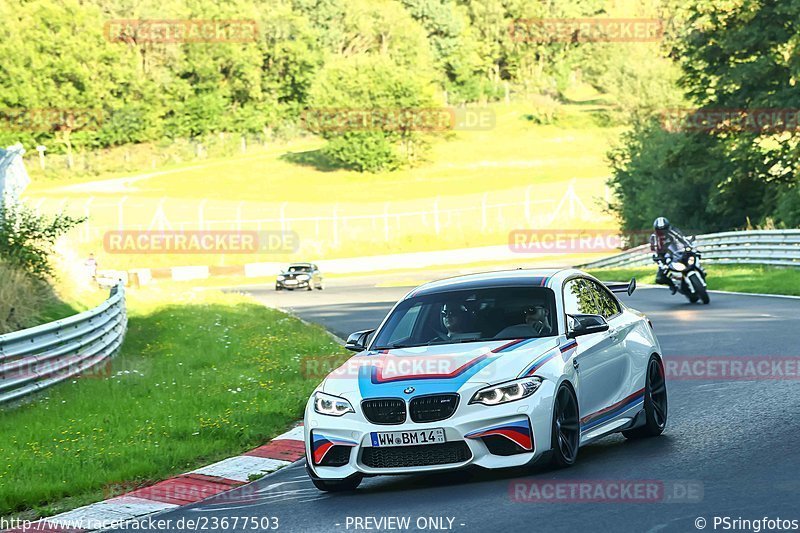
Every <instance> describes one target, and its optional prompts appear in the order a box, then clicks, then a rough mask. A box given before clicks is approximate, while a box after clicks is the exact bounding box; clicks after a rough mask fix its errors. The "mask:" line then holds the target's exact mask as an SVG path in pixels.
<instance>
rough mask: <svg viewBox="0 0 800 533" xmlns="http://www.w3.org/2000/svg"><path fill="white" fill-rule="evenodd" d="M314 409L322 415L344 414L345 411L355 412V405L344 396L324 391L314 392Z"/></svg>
mask: <svg viewBox="0 0 800 533" xmlns="http://www.w3.org/2000/svg"><path fill="white" fill-rule="evenodd" d="M314 411H316V412H318V413H319V414H321V415H330V416H342V415H343V414H345V413H355V411H354V410H353V406H352V405H350V402H348V401H347V400H345V399H344V398H339V397H338V396H331V395H330V394H325V393H324V392H315V393H314Z"/></svg>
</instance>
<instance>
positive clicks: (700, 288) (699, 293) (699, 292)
mask: <svg viewBox="0 0 800 533" xmlns="http://www.w3.org/2000/svg"><path fill="white" fill-rule="evenodd" d="M691 282H692V287H694V293H695V300H694V301H695V302H696V301H697V298H700V300H702V301H703V303H704V304H708V303H709V302H710V301H711V298H710V297H709V296H708V290H707V289H706V286H705V285H703V282H701V281H700V280H699V279H697V276H692V277H691ZM692 303H694V302H692Z"/></svg>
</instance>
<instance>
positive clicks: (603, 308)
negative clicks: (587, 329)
mask: <svg viewBox="0 0 800 533" xmlns="http://www.w3.org/2000/svg"><path fill="white" fill-rule="evenodd" d="M590 283H591V284H592V286H593V287H594V293H595V296H596V297H597V305H598V306H599V310H598V312H597V314H598V315H603V318H605V319H606V320H608V319H609V318H611V317H612V316H614V315H618V314H619V313H620V312H621V311H622V309H620V307H619V302H617V300H616V298H614V297H613V296H612V295H611V293H610V292H608V289H606V288H605V287H602V286H600V285H599V284H598V283H596V282H594V281H590Z"/></svg>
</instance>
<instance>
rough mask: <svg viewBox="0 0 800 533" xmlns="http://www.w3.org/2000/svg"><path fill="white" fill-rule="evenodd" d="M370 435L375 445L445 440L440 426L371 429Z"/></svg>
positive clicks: (428, 442) (440, 442)
mask: <svg viewBox="0 0 800 533" xmlns="http://www.w3.org/2000/svg"><path fill="white" fill-rule="evenodd" d="M370 436H371V437H372V445H373V446H375V447H381V446H383V447H387V446H416V445H418V444H442V443H444V442H447V441H446V440H445V438H444V429H442V428H436V429H420V430H416V431H373V432H372V433H370Z"/></svg>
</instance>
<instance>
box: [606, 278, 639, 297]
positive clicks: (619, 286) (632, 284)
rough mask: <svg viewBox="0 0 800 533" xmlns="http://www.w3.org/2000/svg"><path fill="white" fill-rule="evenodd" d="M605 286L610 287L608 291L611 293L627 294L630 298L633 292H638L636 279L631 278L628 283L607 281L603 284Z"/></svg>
mask: <svg viewBox="0 0 800 533" xmlns="http://www.w3.org/2000/svg"><path fill="white" fill-rule="evenodd" d="M603 285H605V286H606V287H608V290H610V291H611V292H627V293H628V296H630V295H631V294H633V291H635V290H636V278H631V280H630V281H629V282H628V283H625V282H619V281H606V282H603Z"/></svg>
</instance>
